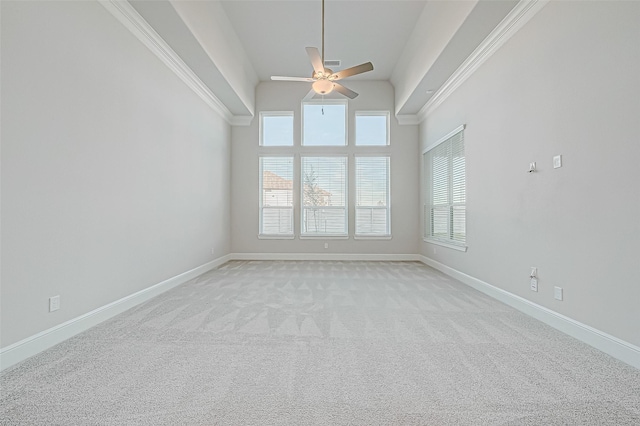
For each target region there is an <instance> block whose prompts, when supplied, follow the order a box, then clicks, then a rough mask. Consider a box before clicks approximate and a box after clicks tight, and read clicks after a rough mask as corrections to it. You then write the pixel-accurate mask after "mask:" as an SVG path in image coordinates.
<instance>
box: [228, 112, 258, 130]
mask: <svg viewBox="0 0 640 426" xmlns="http://www.w3.org/2000/svg"><path fill="white" fill-rule="evenodd" d="M252 121H253V115H234V116H233V117H232V118H231V121H230V122H229V124H231V125H232V126H238V127H240V126H245V127H246V126H250V125H251V122H252Z"/></svg>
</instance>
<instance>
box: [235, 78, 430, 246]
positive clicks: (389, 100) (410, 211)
mask: <svg viewBox="0 0 640 426" xmlns="http://www.w3.org/2000/svg"><path fill="white" fill-rule="evenodd" d="M345 85H347V86H348V87H349V88H351V89H353V90H355V91H356V92H358V93H360V96H358V97H357V98H356V99H354V100H350V101H349V104H348V107H347V111H348V116H349V117H348V124H347V126H348V127H347V131H348V133H349V135H350V139H351V143H353V135H354V116H355V115H354V114H355V111H357V110H363V111H378V110H380V111H382V110H386V111H390V112H391V129H390V132H391V133H390V134H391V145H390V147H389V148H388V150H386V151H383V152H388V153H390V154H391V175H390V178H391V232H392V234H393V238H392V239H391V240H366V241H364V240H354V239H353V229H354V209H353V207H352V206H353V200H355V197H354V191H353V190H351V189H350V190H349V198H350V200H351V201H350V208H349V230H350V231H349V233H350V235H351V236H350V238H349V239H348V240H316V239H314V240H300V239H299V238H298V236H299V230H300V226H299V224H300V217H299V216H300V210H299V208H295V213H294V218H295V220H296V239H294V240H259V239H258V213H259V208H258V207H259V206H258V201H259V192H258V190H259V188H258V177H259V173H258V158H259V157H258V155H259V153H260V152H263V153H268V152H272V151H270V150H269V149H266V148H263V149H260V147H259V146H258V145H259V121H260V120H259V112H260V111H293V112H294V139H295V140H294V144H295V145H296V146H295V147H294V148H291V149H287V150H285V151H286V152H292V153H296V154H299V153H300V149H299V146H300V134H301V130H300V112H301V99H302V98H303V97H304V96H305V95H306V94H307V92H308V91H309V89H310V85H309V84H305V83H293V82H263V83H260V84H259V85H258V87H257V89H256V118H254V120H253V122H252V123H251V126H249V127H234V128H233V131H232V141H233V143H232V154H231V158H232V161H233V164H232V178H231V181H232V187H233V193H232V196H231V199H232V203H231V205H232V221H231V223H232V232H231V235H232V252H234V253H322V254H328V255H331V254H336V253H347V254H415V253H417V250H418V237H419V234H420V233H419V229H418V228H417V224H418V212H419V208H418V205H419V204H418V202H419V188H418V177H419V158H418V156H417V155H416V152H417V151H418V145H417V141H418V127H417V126H399V125H398V123H397V121H396V119H395V117H394V116H393V111H394V107H393V87H392V86H391V84H389V83H388V82H379V81H377V82H372V81H352V80H347V81H346V82H345ZM338 96H339V95H338ZM280 152H282V151H280ZM314 152H317V153H322V152H326V151H325V150H324V149H323V148H319V149H317V150H315V151H314ZM343 152H344V153H347V154H349V155H350V157H352V156H353V154H354V153H355V152H356V149H355V148H354V147H353V145H350V146H349V147H346V148H343ZM349 173H350V176H351V181H353V176H352V175H353V167H351V168H350V170H349ZM327 241H328V242H329V248H328V249H324V243H325V242H327Z"/></svg>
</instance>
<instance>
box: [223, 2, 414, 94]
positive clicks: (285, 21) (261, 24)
mask: <svg viewBox="0 0 640 426" xmlns="http://www.w3.org/2000/svg"><path fill="white" fill-rule="evenodd" d="M221 3H222V6H223V8H224V10H225V12H226V14H227V16H228V17H229V20H230V21H231V24H232V26H233V28H234V29H235V31H236V34H237V35H238V38H239V39H240V42H241V43H242V45H243V46H244V49H245V52H246V53H247V55H248V56H249V58H250V60H251V62H252V64H253V67H254V69H255V71H256V73H257V74H258V78H259V79H260V80H261V81H266V80H269V79H270V77H271V76H272V75H282V76H296V77H309V76H310V75H311V72H312V68H311V65H310V63H309V59H308V57H307V53H306V51H305V47H307V46H313V47H317V48H318V50H320V49H321V40H322V3H321V1H320V0H294V1H291V0H289V1H286V0H285V1H282V0H273V1H265V0H262V1H260V0H255V1H238V0H235V1H233V0H227V1H224V0H223V1H222V2H221ZM425 3H426V0H392V1H388V0H387V1H383V0H375V1H363V0H359V1H354V0H351V1H344V0H327V1H326V4H325V59H339V60H341V61H342V66H341V68H343V69H344V68H348V67H350V66H354V65H359V64H361V63H363V62H372V63H373V66H374V70H373V71H371V72H368V73H365V74H362V75H360V76H354V77H351V78H352V79H358V78H361V79H367V80H389V78H390V77H391V73H392V72H393V69H394V67H395V64H396V63H397V62H398V58H399V57H400V54H401V53H402V50H403V49H404V46H405V45H406V44H407V40H408V39H409V36H410V35H411V32H412V31H413V28H414V26H415V24H416V21H417V19H418V17H419V16H420V14H421V12H422V9H423V8H424V5H425ZM334 71H335V70H334Z"/></svg>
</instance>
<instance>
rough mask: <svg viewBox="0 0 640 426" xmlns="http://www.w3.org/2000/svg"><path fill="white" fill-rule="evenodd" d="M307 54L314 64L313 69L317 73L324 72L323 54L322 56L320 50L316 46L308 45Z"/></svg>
mask: <svg viewBox="0 0 640 426" xmlns="http://www.w3.org/2000/svg"><path fill="white" fill-rule="evenodd" d="M306 49H307V55H309V60H311V65H312V66H313V70H314V71H315V72H316V73H319V72H321V73H323V72H324V64H323V63H322V56H320V52H318V49H317V48H315V47H307V48H306Z"/></svg>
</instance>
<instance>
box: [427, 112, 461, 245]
mask: <svg viewBox="0 0 640 426" xmlns="http://www.w3.org/2000/svg"><path fill="white" fill-rule="evenodd" d="M465 128H466V125H464V124H463V125H461V126H459V127H457V128H456V129H454V130H452V131H451V132H449V133H448V134H446V135H445V136H443V137H442V138H440V139H438V141H436V142H435V143H433V144H431V145H429V146H427V147H426V148H425V149H424V150H423V151H422V158H423V170H424V182H425V203H424V206H423V219H424V223H423V241H425V242H427V243H430V244H436V245H440V246H444V247H448V248H452V249H454V250H459V251H464V252H466V251H467V231H466V224H467V213H466V205H467V203H466V182H467V179H466V152H465V150H464V130H465ZM460 133H462V147H463V153H464V159H465V176H464V190H465V201H464V203H455V202H454V200H453V155H452V154H451V150H450V149H449V157H448V164H447V179H448V183H447V197H448V203H446V208H448V210H449V213H448V215H447V217H448V219H447V227H448V228H447V229H448V234H449V237H448V238H446V239H445V238H440V237H434V236H433V230H432V226H431V225H432V211H433V209H434V208H435V207H436V206H434V205H433V204H432V203H433V198H432V195H433V189H434V182H433V180H432V176H431V166H430V164H429V158H430V155H431V154H430V153H431V152H432V151H433V150H434V149H435V148H437V147H438V146H440V145H442V144H443V143H451V142H452V140H453V138H454V137H456V136H457V135H458V134H460ZM439 207H443V205H439ZM455 207H464V209H465V216H464V218H465V219H464V225H465V233H464V241H462V242H460V241H458V240H455V239H453V236H452V234H453V211H454V210H455Z"/></svg>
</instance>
